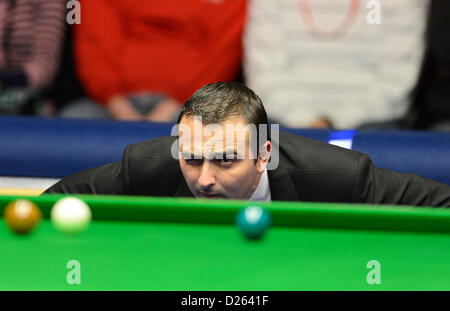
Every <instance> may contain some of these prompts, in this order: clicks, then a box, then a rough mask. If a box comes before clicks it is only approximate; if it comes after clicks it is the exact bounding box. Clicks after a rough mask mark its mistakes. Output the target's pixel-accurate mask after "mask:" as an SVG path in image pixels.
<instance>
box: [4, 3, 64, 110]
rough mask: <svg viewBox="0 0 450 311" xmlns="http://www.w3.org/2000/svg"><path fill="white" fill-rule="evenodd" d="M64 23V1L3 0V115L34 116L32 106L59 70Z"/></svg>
mask: <svg viewBox="0 0 450 311" xmlns="http://www.w3.org/2000/svg"><path fill="white" fill-rule="evenodd" d="M64 23H65V2H64V1H61V0H0V113H12V114H18V113H34V112H36V111H35V110H34V109H33V108H34V107H30V106H29V104H30V103H31V102H33V101H35V100H37V97H38V96H39V94H40V93H41V91H42V90H44V89H45V88H47V87H49V86H50V84H51V82H52V80H53V77H54V75H55V72H56V70H57V65H58V59H59V54H60V50H61V41H62V36H63V29H64Z"/></svg>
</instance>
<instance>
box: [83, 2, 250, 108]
mask: <svg viewBox="0 0 450 311" xmlns="http://www.w3.org/2000/svg"><path fill="white" fill-rule="evenodd" d="M80 3H81V24H80V25H77V26H76V27H75V53H76V60H77V71H78V74H79V76H80V79H81V81H82V83H83V85H84V87H85V89H86V90H87V92H88V94H89V95H90V96H91V97H92V98H93V99H95V100H97V101H99V102H100V103H102V104H105V102H106V100H107V99H108V98H110V97H112V96H114V95H126V94H128V93H135V92H143V91H151V92H158V93H164V94H166V95H167V96H170V97H173V98H175V99H178V100H179V101H181V102H184V101H185V100H186V99H188V98H189V97H190V96H191V95H192V93H194V92H195V91H196V90H197V89H198V88H200V87H202V86H203V85H205V84H207V83H211V82H217V81H230V80H234V79H235V78H236V75H237V73H238V72H239V68H240V62H241V58H242V32H243V27H244V22H245V15H246V0H189V1H186V0H164V1H161V0H127V1H125V0H114V1H111V0H84V1H83V0H81V2H80Z"/></svg>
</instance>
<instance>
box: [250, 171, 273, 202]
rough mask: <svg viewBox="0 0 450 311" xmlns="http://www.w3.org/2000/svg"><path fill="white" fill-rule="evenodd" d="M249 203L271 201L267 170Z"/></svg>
mask: <svg viewBox="0 0 450 311" xmlns="http://www.w3.org/2000/svg"><path fill="white" fill-rule="evenodd" d="M249 201H272V197H271V195H270V186H269V176H268V174H267V169H266V170H264V173H262V175H261V179H260V180H259V184H258V187H256V189H255V191H254V192H253V194H252V196H251V197H250V199H249Z"/></svg>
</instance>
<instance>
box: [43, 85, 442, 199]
mask: <svg viewBox="0 0 450 311" xmlns="http://www.w3.org/2000/svg"><path fill="white" fill-rule="evenodd" d="M286 113H289V112H288V111H287V112H286ZM248 124H250V125H251V124H254V125H256V127H255V128H256V135H255V132H251V131H250V130H249V128H246V127H245V126H246V125H248ZM267 124H268V121H267V115H266V111H265V109H264V106H263V104H262V102H261V100H260V98H259V97H258V96H257V95H256V94H255V93H254V92H253V91H252V90H250V89H249V88H247V87H245V86H244V85H242V84H240V83H234V82H218V83H212V84H208V85H206V86H204V87H202V88H201V89H199V90H198V91H197V92H195V93H194V94H193V95H192V96H191V97H190V98H189V99H188V100H187V102H186V103H185V104H184V106H183V109H182V111H181V113H180V117H179V119H178V126H179V128H178V130H177V131H175V135H177V134H178V137H177V136H164V137H159V138H156V139H152V140H148V141H145V142H141V143H137V144H132V145H129V146H127V147H126V149H125V151H124V153H123V158H122V160H121V161H120V162H115V163H110V164H107V165H104V166H101V167H97V168H92V169H88V170H84V171H81V172H79V173H76V174H74V175H72V176H69V177H66V178H64V179H62V180H61V181H60V182H58V183H57V184H55V185H54V186H52V187H51V188H49V189H47V191H46V192H45V193H68V194H69V193H77V194H110V195H140V196H170V197H193V196H194V197H197V198H224V199H241V200H261V201H270V200H280V201H310V202H314V201H317V202H343V203H344V202H346V203H370V204H399V205H412V206H442V207H449V206H450V186H448V185H445V184H442V183H439V182H436V181H433V180H430V179H426V178H423V177H419V176H417V175H413V174H406V173H398V172H394V171H391V170H387V169H382V168H378V167H376V166H375V165H373V163H372V161H371V160H370V158H369V157H368V156H367V155H365V154H362V153H359V152H356V151H353V150H347V149H343V148H340V147H336V146H333V145H330V144H327V143H324V142H319V141H315V140H312V139H308V138H305V137H301V136H297V135H293V134H289V133H285V132H279V133H278V135H276V136H278V137H277V139H275V135H272V139H271V135H270V129H269V126H267ZM259 125H264V126H262V127H261V129H263V130H260V127H259ZM263 132H264V133H263ZM266 132H267V133H266ZM217 133H218V134H217ZM272 134H273V133H272ZM255 136H256V140H255ZM256 141H258V142H259V144H258V146H259V153H258V152H254V151H255V150H257V148H256V143H255V145H254V146H255V148H251V146H253V143H254V142H256ZM243 146H244V147H245V146H247V147H248V148H242V147H243ZM274 159H276V161H274V162H275V164H274V165H271V164H273V163H271V161H272V160H274ZM271 166H272V167H271Z"/></svg>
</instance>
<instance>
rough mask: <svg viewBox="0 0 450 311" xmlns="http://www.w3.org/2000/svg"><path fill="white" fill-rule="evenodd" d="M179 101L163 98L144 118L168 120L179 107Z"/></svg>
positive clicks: (160, 120) (152, 120)
mask: <svg viewBox="0 0 450 311" xmlns="http://www.w3.org/2000/svg"><path fill="white" fill-rule="evenodd" d="M181 106H182V105H181V103H180V102H179V101H178V100H176V99H173V98H166V99H163V100H162V101H161V102H160V103H159V104H158V105H157V106H156V107H155V109H153V110H152V111H150V112H149V113H148V114H147V115H146V116H145V119H146V120H148V121H151V122H170V121H172V120H173V118H174V115H175V114H176V113H177V112H178V110H179V109H180V108H181Z"/></svg>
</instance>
